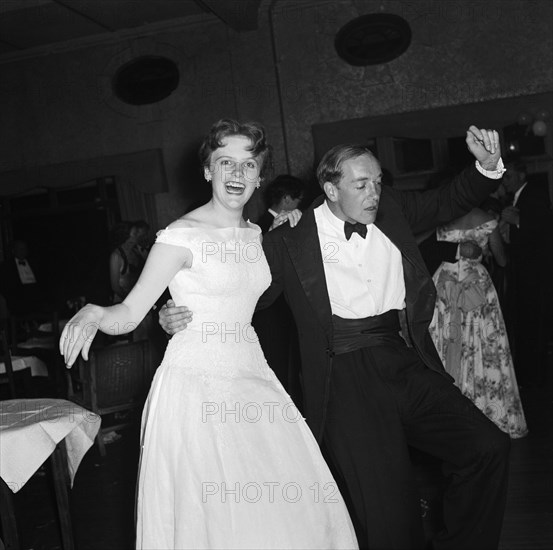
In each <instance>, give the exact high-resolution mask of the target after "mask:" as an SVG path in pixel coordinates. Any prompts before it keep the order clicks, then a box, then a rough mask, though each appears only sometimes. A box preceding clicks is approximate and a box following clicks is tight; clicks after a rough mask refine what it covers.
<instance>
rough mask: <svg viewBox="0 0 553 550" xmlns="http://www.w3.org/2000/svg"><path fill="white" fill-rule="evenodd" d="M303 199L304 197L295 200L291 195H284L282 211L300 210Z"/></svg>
mask: <svg viewBox="0 0 553 550" xmlns="http://www.w3.org/2000/svg"><path fill="white" fill-rule="evenodd" d="M302 198H303V197H301V196H300V197H297V198H295V199H293V198H292V197H291V196H290V195H284V197H282V201H281V206H282V208H281V210H295V209H296V208H299V206H300V203H301V201H302Z"/></svg>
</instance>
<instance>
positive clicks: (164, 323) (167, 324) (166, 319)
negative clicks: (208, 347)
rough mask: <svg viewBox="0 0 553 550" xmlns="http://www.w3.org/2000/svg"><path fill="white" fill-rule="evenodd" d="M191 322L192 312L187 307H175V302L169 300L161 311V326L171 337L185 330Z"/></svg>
mask: <svg viewBox="0 0 553 550" xmlns="http://www.w3.org/2000/svg"><path fill="white" fill-rule="evenodd" d="M190 321H192V312H191V311H190V310H189V309H188V308H187V307H186V306H178V307H177V306H175V302H173V300H167V303H166V304H164V305H163V307H162V308H161V309H160V310H159V324H160V325H161V328H162V329H163V330H164V331H165V332H166V333H167V334H170V335H171V336H173V334H176V333H177V332H180V331H181V330H183V329H185V328H186V327H187V326H188V323H190Z"/></svg>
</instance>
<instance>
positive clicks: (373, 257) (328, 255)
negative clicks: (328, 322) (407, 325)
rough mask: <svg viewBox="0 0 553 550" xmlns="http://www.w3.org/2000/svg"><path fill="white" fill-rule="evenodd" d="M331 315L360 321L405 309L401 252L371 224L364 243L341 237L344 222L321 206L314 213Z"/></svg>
mask: <svg viewBox="0 0 553 550" xmlns="http://www.w3.org/2000/svg"><path fill="white" fill-rule="evenodd" d="M314 214H315V222H316V224H317V229H318V234H319V241H320V245H321V254H322V256H323V267H324V272H325V277H326V284H327V289H328V295H329V298H330V305H331V308H332V313H333V314H335V315H338V316H339V317H342V318H344V319H361V318H363V317H371V316H373V315H380V314H381V313H385V312H386V311H390V310H391V309H403V308H404V307H405V281H404V279H403V263H402V259H401V252H400V251H399V249H398V248H397V247H396V246H395V245H394V244H393V243H392V241H391V240H390V239H389V238H388V237H387V236H386V235H384V233H382V231H380V229H378V227H376V226H375V225H374V224H370V225H368V226H367V236H366V238H365V239H363V237H361V236H360V235H359V234H357V233H354V234H353V235H352V236H351V238H350V240H349V241H348V240H346V237H345V234H344V222H343V221H342V220H340V219H339V218H337V217H336V216H335V215H334V214H333V213H332V212H331V210H330V208H329V207H328V204H327V203H326V201H325V202H323V204H322V205H321V206H319V207H317V208H315V210H314Z"/></svg>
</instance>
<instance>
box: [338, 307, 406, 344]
mask: <svg viewBox="0 0 553 550" xmlns="http://www.w3.org/2000/svg"><path fill="white" fill-rule="evenodd" d="M332 324H333V327H334V347H333V350H332V351H333V352H334V355H341V354H342V353H348V352H350V351H355V350H358V349H361V348H367V347H372V346H381V345H384V344H398V343H400V344H404V340H403V338H402V337H401V335H400V331H401V324H400V321H399V311H398V310H397V309H392V310H390V311H387V312H386V313H383V314H382V315H374V316H373V317H364V318H363V319H343V318H342V317H338V316H337V315H333V316H332Z"/></svg>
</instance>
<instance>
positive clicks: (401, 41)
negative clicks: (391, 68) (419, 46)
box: [334, 13, 411, 67]
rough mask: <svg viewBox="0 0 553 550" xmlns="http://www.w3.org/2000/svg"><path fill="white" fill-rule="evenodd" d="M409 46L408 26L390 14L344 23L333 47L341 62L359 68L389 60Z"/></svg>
mask: <svg viewBox="0 0 553 550" xmlns="http://www.w3.org/2000/svg"><path fill="white" fill-rule="evenodd" d="M410 43H411V27H410V26H409V23H407V21H405V19H403V18H402V17H400V16H399V15H394V14H391V13H371V14H369V15H362V16H361V17H357V18H356V19H354V20H353V21H350V22H349V23H346V24H345V25H344V26H343V27H342V28H341V29H340V30H339V31H338V34H337V35H336V38H335V40H334V47H335V48H336V52H337V53H338V55H339V56H340V57H341V58H342V59H343V60H344V61H346V62H347V63H349V64H350V65H354V66H356V67H361V66H365V65H378V64H380V63H387V62H388V61H392V59H395V58H396V57H399V56H400V55H401V54H402V53H403V52H405V50H407V48H408V47H409V44H410Z"/></svg>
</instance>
